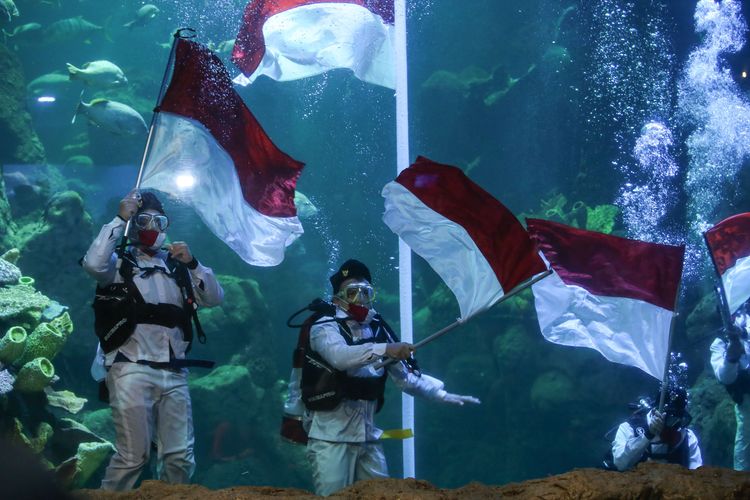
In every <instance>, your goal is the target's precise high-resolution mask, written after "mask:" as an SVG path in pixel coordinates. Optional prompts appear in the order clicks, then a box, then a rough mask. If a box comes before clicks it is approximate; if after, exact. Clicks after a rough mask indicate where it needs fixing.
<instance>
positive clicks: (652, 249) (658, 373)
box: [526, 219, 685, 380]
mask: <svg viewBox="0 0 750 500" xmlns="http://www.w3.org/2000/svg"><path fill="white" fill-rule="evenodd" d="M526 222H527V229H528V231H529V234H530V235H531V238H532V239H533V240H535V241H536V242H537V245H538V246H539V249H540V250H541V252H542V253H543V254H544V257H545V258H546V259H547V261H548V262H549V264H550V267H551V268H552V269H553V270H554V271H555V272H554V273H553V274H552V276H550V277H549V278H547V279H544V280H542V281H540V282H539V283H536V284H535V285H533V287H532V289H533V291H534V299H535V304H536V312H537V316H538V319H539V326H540V328H541V330H542V334H543V335H544V337H545V338H546V339H547V340H549V341H550V342H554V343H556V344H563V345H568V346H575V347H590V348H592V349H596V350H597V351H599V352H600V353H602V354H603V355H604V357H605V358H607V359H608V360H610V361H613V362H615V363H621V364H625V365H630V366H636V367H638V368H640V369H641V370H643V371H645V372H646V373H648V374H649V375H651V376H653V377H656V378H657V379H659V380H661V379H662V378H663V375H664V366H665V364H666V360H667V351H668V350H669V331H670V323H671V321H672V316H673V314H674V310H675V302H676V299H677V293H678V290H679V286H680V277H681V275H682V263H683V257H684V253H685V247H684V246H679V247H677V246H670V245H660V244H656V243H646V242H643V241H637V240H629V239H625V238H618V237H616V236H611V235H606V234H602V233H596V232H593V231H586V230H583V229H576V228H572V227H569V226H565V225H563V224H557V223H555V222H550V221H546V220H540V219H528V220H527V221H526Z"/></svg>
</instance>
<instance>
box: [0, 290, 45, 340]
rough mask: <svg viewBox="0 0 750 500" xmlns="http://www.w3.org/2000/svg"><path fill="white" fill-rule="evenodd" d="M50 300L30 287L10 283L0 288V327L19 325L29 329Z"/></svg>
mask: <svg viewBox="0 0 750 500" xmlns="http://www.w3.org/2000/svg"><path fill="white" fill-rule="evenodd" d="M49 303H50V300H49V299H48V298H47V297H45V296H44V295H42V294H41V293H39V292H37V291H36V290H34V289H33V288H31V287H28V286H24V285H12V286H6V287H2V288H0V327H3V325H4V327H5V328H8V327H10V326H14V325H19V326H23V327H24V328H27V330H28V329H31V328H32V327H33V326H35V325H36V324H37V323H38V322H39V320H40V319H41V317H42V311H43V310H44V309H45V308H46V307H47V306H48V305H49Z"/></svg>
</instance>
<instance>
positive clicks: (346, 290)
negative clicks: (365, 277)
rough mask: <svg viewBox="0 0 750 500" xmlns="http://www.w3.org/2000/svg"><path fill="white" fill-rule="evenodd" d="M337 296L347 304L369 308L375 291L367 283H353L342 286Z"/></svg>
mask: <svg viewBox="0 0 750 500" xmlns="http://www.w3.org/2000/svg"><path fill="white" fill-rule="evenodd" d="M337 295H338V297H339V298H340V299H342V300H345V301H346V302H348V303H349V304H356V305H360V306H369V305H370V304H372V301H373V300H374V299H375V289H374V288H373V287H372V285H370V284H369V283H368V282H367V281H355V282H352V283H349V284H348V285H346V286H344V287H343V288H342V289H341V290H340V291H339V293H338V294H337Z"/></svg>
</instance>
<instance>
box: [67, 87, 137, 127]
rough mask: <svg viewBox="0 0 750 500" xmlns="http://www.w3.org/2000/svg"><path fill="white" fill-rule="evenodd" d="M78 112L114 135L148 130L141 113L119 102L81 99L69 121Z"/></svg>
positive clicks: (74, 118) (74, 119) (73, 121)
mask: <svg viewBox="0 0 750 500" xmlns="http://www.w3.org/2000/svg"><path fill="white" fill-rule="evenodd" d="M81 97H83V94H81ZM79 114H81V115H84V116H85V117H86V118H87V119H88V120H89V122H91V123H93V124H94V125H96V126H98V127H101V128H103V129H104V130H106V131H108V132H111V133H113V134H116V135H136V134H139V133H143V134H145V133H146V132H148V127H146V122H145V121H144V120H143V117H142V116H141V114H140V113H138V111H136V110H134V109H133V108H131V107H130V106H128V105H127V104H123V103H121V102H117V101H111V100H109V99H94V100H92V101H91V102H88V103H86V102H83V99H81V101H80V102H79V103H78V108H76V112H75V114H74V115H73V120H72V121H71V123H75V121H76V117H77V116H78V115H79Z"/></svg>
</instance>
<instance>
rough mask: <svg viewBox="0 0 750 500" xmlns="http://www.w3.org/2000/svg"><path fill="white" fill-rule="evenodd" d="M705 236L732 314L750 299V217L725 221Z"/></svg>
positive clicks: (749, 215)
mask: <svg viewBox="0 0 750 500" xmlns="http://www.w3.org/2000/svg"><path fill="white" fill-rule="evenodd" d="M704 236H705V238H706V243H707V244H708V249H709V251H710V252H711V258H712V260H713V262H714V265H715V266H716V272H717V273H719V277H720V278H721V281H722V284H723V286H724V293H725V294H726V299H727V305H728V306H729V314H733V313H734V312H735V311H737V309H738V308H739V307H740V306H741V305H742V304H744V303H745V302H746V301H747V299H749V298H750V213H744V214H738V215H733V216H732V217H729V218H727V219H724V220H723V221H721V222H719V223H718V224H716V225H715V226H714V227H712V228H711V229H709V230H708V231H706V233H705V235H704Z"/></svg>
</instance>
